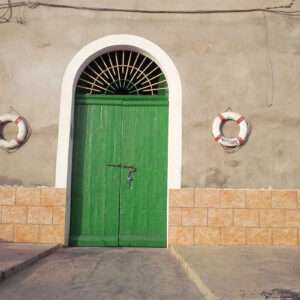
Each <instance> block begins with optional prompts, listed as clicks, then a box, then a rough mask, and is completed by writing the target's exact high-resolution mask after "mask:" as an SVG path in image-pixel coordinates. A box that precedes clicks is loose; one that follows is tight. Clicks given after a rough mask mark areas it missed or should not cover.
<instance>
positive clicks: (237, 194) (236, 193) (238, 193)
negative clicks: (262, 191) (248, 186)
mask: <svg viewBox="0 0 300 300" xmlns="http://www.w3.org/2000/svg"><path fill="white" fill-rule="evenodd" d="M221 207H222V208H244V207H246V197H245V191H244V190H221Z"/></svg>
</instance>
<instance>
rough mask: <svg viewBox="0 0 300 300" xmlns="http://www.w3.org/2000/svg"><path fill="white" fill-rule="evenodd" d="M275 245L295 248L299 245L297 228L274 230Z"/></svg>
mask: <svg viewBox="0 0 300 300" xmlns="http://www.w3.org/2000/svg"><path fill="white" fill-rule="evenodd" d="M272 233H273V245H276V246H294V245H297V244H298V230H297V228H273V229H272Z"/></svg>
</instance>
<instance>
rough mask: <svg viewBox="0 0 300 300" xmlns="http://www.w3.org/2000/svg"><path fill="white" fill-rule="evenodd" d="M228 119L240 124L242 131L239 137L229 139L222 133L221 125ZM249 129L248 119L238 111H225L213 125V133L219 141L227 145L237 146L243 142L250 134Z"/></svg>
mask: <svg viewBox="0 0 300 300" xmlns="http://www.w3.org/2000/svg"><path fill="white" fill-rule="evenodd" d="M227 120H233V121H235V122H237V123H238V124H239V126H240V132H239V135H238V137H237V138H234V139H228V138H226V137H224V136H223V135H222V133H221V125H222V123H224V122H225V121H227ZM248 133H249V129H248V124H247V121H246V120H245V118H244V117H243V116H241V115H240V114H238V113H235V112H232V111H228V112H223V113H221V114H219V115H218V116H217V117H216V118H215V120H214V122H213V125H212V134H213V137H214V139H215V141H217V142H218V143H220V144H221V145H223V146H225V147H237V146H239V145H241V144H243V143H244V142H245V141H246V139H247V136H248Z"/></svg>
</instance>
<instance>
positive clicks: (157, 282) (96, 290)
mask: <svg viewBox="0 0 300 300" xmlns="http://www.w3.org/2000/svg"><path fill="white" fill-rule="evenodd" d="M16 287H17V288H16ZM0 299H1V300H2V299H3V300H4V299H5V300H6V299H12V300H18V299H22V300H24V299H39V300H40V299H72V300H73V299H110V300H111V299H117V300H119V299H120V300H122V299H124V300H125V299H126V300H127V299H135V300H138V299H164V300H165V299H172V300H173V299H178V300H179V299H180V300H182V299H204V298H203V296H202V295H201V294H200V293H199V291H198V289H197V288H196V286H195V285H194V284H193V282H192V281H191V280H190V279H189V278H188V276H187V274H186V273H185V272H184V270H183V269H182V267H181V266H180V264H179V263H178V262H177V261H176V259H175V258H174V257H172V255H170V253H169V251H168V250H167V249H154V248H96V247H95V248H83V247H81V248H60V249H58V250H57V251H56V252H55V253H53V254H52V255H50V256H48V257H46V258H44V259H42V260H40V261H39V262H37V263H35V264H34V265H32V266H30V267H28V268H26V269H24V270H23V271H21V272H19V273H17V274H15V275H14V276H13V277H11V278H8V279H7V280H5V281H3V282H2V283H1V285H0Z"/></svg>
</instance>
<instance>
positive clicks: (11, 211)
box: [2, 206, 27, 224]
mask: <svg viewBox="0 0 300 300" xmlns="http://www.w3.org/2000/svg"><path fill="white" fill-rule="evenodd" d="M26 219H27V206H3V208H2V223H3V224H25V223H26Z"/></svg>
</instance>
